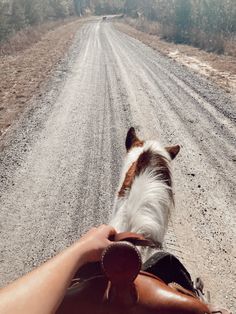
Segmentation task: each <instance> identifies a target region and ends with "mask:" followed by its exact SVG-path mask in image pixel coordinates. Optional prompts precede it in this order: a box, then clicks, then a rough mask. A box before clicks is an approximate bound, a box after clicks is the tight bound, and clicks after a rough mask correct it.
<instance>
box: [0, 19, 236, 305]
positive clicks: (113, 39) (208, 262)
mask: <svg viewBox="0 0 236 314" xmlns="http://www.w3.org/2000/svg"><path fill="white" fill-rule="evenodd" d="M235 119H236V110H235V102H234V101H233V99H231V98H230V95H227V94H225V93H224V92H223V91H222V90H220V89H219V88H216V87H215V86H213V85H212V84H211V83H210V82H209V81H207V80H205V79H203V78H201V77H199V76H197V75H196V74H194V73H192V72H191V71H189V70H187V69H186V68H185V67H184V66H181V65H178V64H177V63H175V62H174V61H172V60H170V59H168V58H166V57H165V56H162V55H160V54H159V53H157V52H155V51H154V50H152V49H150V48H149V47H147V46H145V45H144V44H142V43H140V42H139V41H137V40H135V39H133V38H131V37H129V36H127V35H125V34H123V33H121V32H119V31H117V30H116V29H115V28H114V27H113V25H112V23H109V22H102V21H101V20H94V21H90V22H88V23H86V24H85V25H84V26H83V27H82V29H80V30H79V31H78V34H77V36H76V38H75V41H74V43H73V45H72V47H70V49H69V50H68V54H67V56H66V57H65V59H64V60H63V61H62V62H61V64H59V65H58V67H57V69H56V71H55V73H54V74H53V76H52V77H51V79H50V81H48V82H47V83H45V90H44V93H43V96H41V97H39V98H37V99H33V100H32V102H31V104H30V106H29V108H28V109H27V110H26V112H25V113H24V115H23V116H22V118H21V119H20V121H19V122H18V123H16V124H15V125H14V126H13V127H12V129H11V130H9V133H8V136H7V138H6V141H5V148H4V150H3V151H2V152H1V154H0V239H1V240H0V269H1V278H0V281H1V285H4V284H6V283H7V282H10V281H11V280H13V279H15V278H17V277H18V276H20V275H22V274H24V273H25V272H27V271H29V270H31V269H32V268H33V267H35V266H36V265H39V264H40V263H41V262H42V261H44V260H46V259H47V258H49V257H50V256H53V255H54V254H55V253H56V252H58V251H59V250H61V249H62V248H64V247H65V246H67V245H68V244H69V243H71V242H73V241H74V240H75V239H77V238H78V237H79V236H80V235H81V234H83V233H84V232H85V231H86V230H88V229H89V228H90V227H92V226H94V225H99V224H101V223H106V222H108V219H109V215H110V213H111V208H112V203H113V198H114V193H115V190H116V187H117V182H118V178H119V171H120V167H121V164H122V158H123V155H124V153H125V149H124V139H125V135H126V132H127V129H128V127H130V126H131V125H133V126H135V127H136V128H137V129H138V130H139V134H140V136H141V137H144V138H156V137H160V138H161V139H162V142H163V143H164V144H170V143H172V144H180V145H181V148H182V149H181V153H180V155H179V156H178V157H177V159H176V160H175V161H174V173H173V177H174V182H175V190H176V209H175V210H174V212H173V213H172V217H171V222H170V228H169V233H168V235H167V240H166V246H167V248H168V249H169V250H171V251H172V252H174V253H175V254H177V255H178V256H179V257H180V258H181V259H182V260H183V261H184V263H185V264H186V266H187V268H189V270H190V272H191V273H192V274H193V275H194V276H196V275H201V276H202V278H203V279H204V280H205V282H206V286H207V289H209V290H210V291H211V296H212V300H213V301H214V300H217V302H218V303H220V304H223V305H226V306H228V307H229V308H231V309H233V308H236V305H235V303H236V299H235V297H234V294H233V292H234V291H235V288H236V287H235V282H236V279H235V268H234V267H233V266H235V256H236V250H235V238H236V214H235V205H236V202H235V183H236V166H235V163H236V145H235V135H236V126H235Z"/></svg>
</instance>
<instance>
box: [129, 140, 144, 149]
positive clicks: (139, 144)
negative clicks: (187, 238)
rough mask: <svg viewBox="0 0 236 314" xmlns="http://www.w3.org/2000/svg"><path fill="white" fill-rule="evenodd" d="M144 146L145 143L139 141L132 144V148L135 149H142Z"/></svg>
mask: <svg viewBox="0 0 236 314" xmlns="http://www.w3.org/2000/svg"><path fill="white" fill-rule="evenodd" d="M143 144H144V141H140V140H137V141H135V142H134V143H133V144H132V148H133V147H142V146H143Z"/></svg>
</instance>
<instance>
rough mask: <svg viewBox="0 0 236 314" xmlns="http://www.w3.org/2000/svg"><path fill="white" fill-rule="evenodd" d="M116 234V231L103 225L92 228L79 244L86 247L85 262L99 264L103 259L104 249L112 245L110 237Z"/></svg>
mask: <svg viewBox="0 0 236 314" xmlns="http://www.w3.org/2000/svg"><path fill="white" fill-rule="evenodd" d="M115 234H116V230H115V229H114V228H113V227H111V226H106V225H102V226H100V227H98V228H92V229H91V230H90V231H88V232H87V233H86V234H85V235H84V236H83V237H82V238H81V239H80V240H79V242H80V243H81V244H83V246H84V247H85V254H84V258H85V262H97V261H99V260H100V259H101V255H102V252H103V251H104V249H105V248H106V247H107V246H108V245H109V244H111V241H110V240H109V238H110V237H112V236H114V235H115Z"/></svg>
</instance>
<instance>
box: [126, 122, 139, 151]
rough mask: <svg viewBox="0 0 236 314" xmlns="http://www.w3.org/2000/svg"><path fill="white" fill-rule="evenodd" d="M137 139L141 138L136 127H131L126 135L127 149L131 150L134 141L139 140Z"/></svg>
mask: <svg viewBox="0 0 236 314" xmlns="http://www.w3.org/2000/svg"><path fill="white" fill-rule="evenodd" d="M137 141H139V139H138V137H137V135H136V132H135V129H134V128H133V127H131V128H130V129H129V131H128V133H127V135H126V140H125V147H126V149H127V151H128V150H130V148H131V147H132V145H133V144H134V142H137Z"/></svg>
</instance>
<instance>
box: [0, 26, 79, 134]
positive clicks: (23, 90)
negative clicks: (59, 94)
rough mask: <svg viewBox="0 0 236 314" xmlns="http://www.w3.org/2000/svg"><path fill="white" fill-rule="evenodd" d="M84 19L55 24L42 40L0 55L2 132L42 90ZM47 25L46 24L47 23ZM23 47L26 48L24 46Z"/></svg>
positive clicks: (0, 129) (0, 114) (2, 132)
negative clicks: (11, 53)
mask: <svg viewBox="0 0 236 314" xmlns="http://www.w3.org/2000/svg"><path fill="white" fill-rule="evenodd" d="M83 21H84V20H76V21H73V22H70V23H67V24H65V25H62V26H60V27H56V28H54V29H53V30H50V31H49V32H46V33H45V34H44V35H42V38H41V40H38V41H37V42H36V43H34V44H32V42H31V41H29V46H28V48H27V49H25V48H26V46H25V45H22V46H21V51H20V52H19V51H18V53H15V52H16V50H15V48H14V49H13V51H14V54H13V55H6V56H1V57H0V136H1V135H2V134H4V133H5V131H6V129H7V128H8V127H9V126H10V125H11V124H12V122H13V121H14V120H15V119H16V118H17V117H18V116H19V114H20V113H21V112H23V111H24V108H25V106H26V105H27V103H28V100H29V99H30V98H31V97H32V96H33V95H37V94H40V86H41V84H42V83H43V82H44V81H45V80H46V79H47V77H49V75H50V73H51V71H52V70H53V68H54V67H55V65H56V64H57V62H59V60H60V59H61V58H62V57H63V55H64V54H65V52H66V51H67V50H68V47H69V46H70V43H71V42H72V40H73V38H74V35H75V33H76V32H77V31H78V28H79V27H80V26H81V25H82V24H83ZM46 28H47V27H46ZM22 49H24V50H22Z"/></svg>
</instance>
